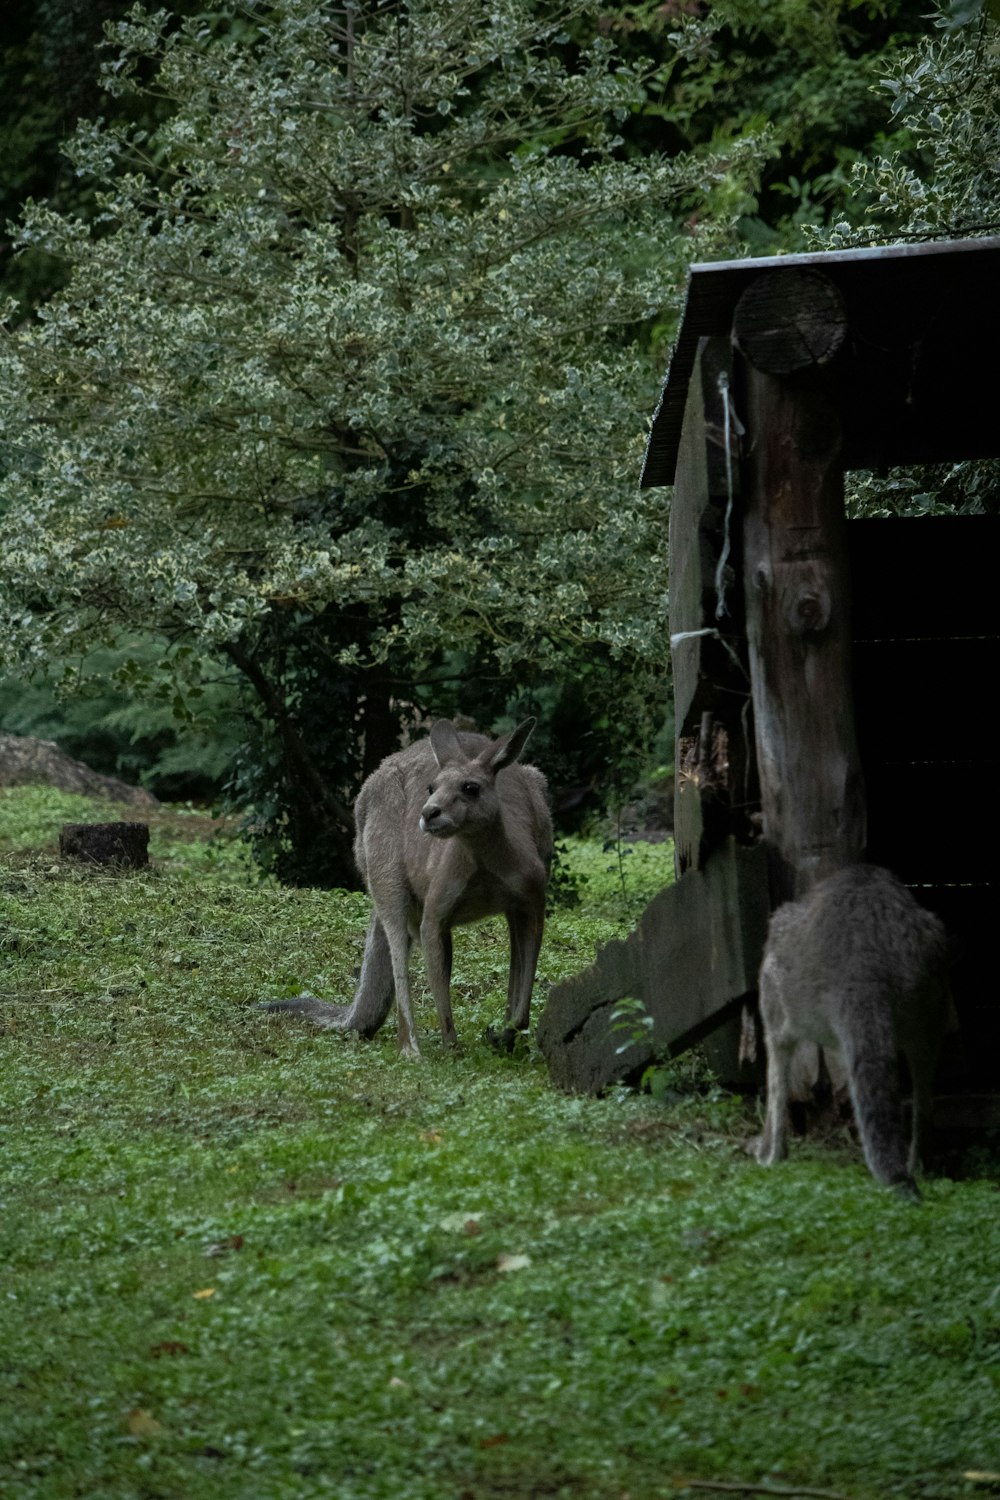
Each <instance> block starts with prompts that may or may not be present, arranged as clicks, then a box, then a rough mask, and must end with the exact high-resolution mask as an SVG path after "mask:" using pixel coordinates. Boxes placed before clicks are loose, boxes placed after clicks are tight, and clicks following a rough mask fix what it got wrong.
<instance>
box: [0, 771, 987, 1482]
mask: <svg viewBox="0 0 1000 1500" xmlns="http://www.w3.org/2000/svg"><path fill="white" fill-rule="evenodd" d="M113 815H114V814H113V812H109V809H108V808H107V806H106V805H102V804H92V803H87V802H85V801H84V800H83V799H80V798H76V797H67V796H64V795H61V794H58V793H53V792H49V791H43V790H41V789H37V788H28V789H17V790H12V791H8V792H6V793H3V794H0V850H2V851H3V852H2V854H0V919H2V927H0V948H2V960H3V962H2V969H0V1027H2V1036H0V1049H2V1074H0V1077H2V1082H0V1091H2V1092H0V1152H2V1156H0V1161H2V1167H0V1203H2V1213H0V1262H2V1265H3V1273H2V1282H0V1382H2V1384H0V1410H2V1413H3V1416H2V1420H0V1494H3V1495H7V1494H9V1495H11V1496H17V1497H18V1500H22V1497H23V1500H63V1497H88V1500H90V1497H94V1500H136V1497H142V1500H147V1497H148V1500H153V1497H156V1500H175V1497H176V1500H189V1497H197V1500H224V1497H225V1500H228V1497H233V1500H284V1497H289V1500H291V1497H296V1500H300V1497H311V1496H333V1497H336V1500H354V1497H366V1500H367V1497H378V1500H381V1497H386V1500H388V1497H397V1496H401V1497H407V1500H500V1497H507V1500H511V1497H513V1500H517V1497H534V1496H570V1497H595V1500H626V1497H631V1500H649V1497H657V1496H670V1495H675V1494H680V1493H684V1492H685V1491H689V1492H691V1493H694V1492H696V1490H697V1488H698V1487H699V1486H701V1487H708V1488H711V1485H713V1484H714V1485H718V1486H719V1487H720V1488H722V1487H724V1486H726V1485H729V1486H733V1485H737V1484H743V1485H745V1486H747V1487H748V1488H749V1487H757V1489H758V1490H761V1491H763V1492H767V1491H768V1490H770V1491H771V1492H772V1493H775V1492H777V1493H785V1494H805V1493H808V1491H810V1490H812V1491H817V1490H821V1489H822V1490H827V1491H829V1492H832V1493H836V1494H843V1495H846V1496H850V1497H856V1500H860V1497H875V1496H885V1495H905V1496H914V1497H917V1496H920V1497H931V1496H933V1497H936V1500H947V1497H952V1496H955V1497H958V1496H963V1495H968V1494H971V1493H985V1492H988V1491H989V1489H990V1488H991V1487H993V1486H994V1483H995V1482H1000V1481H997V1479H996V1476H997V1471H998V1470H1000V1215H998V1212H997V1210H998V1207H1000V1201H998V1193H997V1187H996V1185H995V1184H994V1183H993V1182H990V1181H988V1180H982V1181H966V1182H960V1183H959V1182H950V1181H937V1182H931V1183H929V1184H928V1185H927V1190H926V1195H925V1202H924V1204H923V1206H921V1207H919V1208H913V1207H911V1206H910V1205H908V1204H904V1203H900V1202H899V1201H897V1199H896V1198H895V1197H894V1196H893V1195H891V1194H889V1193H886V1192H884V1191H882V1190H880V1189H879V1188H877V1187H876V1186H875V1184H874V1183H873V1182H872V1181H871V1179H870V1178H869V1177H868V1175H867V1173H866V1172H865V1170H864V1168H863V1166H862V1164H861V1161H860V1157H859V1155H858V1153H857V1151H856V1150H855V1149H854V1147H853V1146H852V1145H851V1144H850V1143H846V1142H845V1145H844V1148H843V1149H842V1150H839V1151H834V1150H832V1149H831V1147H830V1146H829V1145H827V1146H824V1147H822V1148H820V1147H814V1148H810V1147H809V1146H807V1145H803V1144H801V1143H797V1144H796V1146H795V1147H794V1148H793V1158H792V1160H791V1161H790V1162H789V1163H788V1164H786V1165H785V1166H783V1167H781V1168H776V1169H774V1170H772V1171H769V1172H768V1171H764V1170H763V1169H762V1168H760V1167H758V1166H757V1165H756V1163H754V1162H751V1161H749V1160H748V1159H747V1158H746V1157H745V1156H744V1155H743V1154H742V1152H741V1150H740V1145H741V1140H742V1138H743V1137H744V1136H745V1135H747V1134H749V1133H751V1130H752V1128H753V1122H752V1119H751V1117H750V1113H752V1111H751V1112H748V1109H747V1107H745V1106H743V1105H742V1104H741V1103H739V1102H738V1101H735V1100H731V1099H727V1098H726V1097H724V1096H723V1095H721V1094H720V1093H719V1092H718V1091H716V1090H713V1089H711V1088H706V1086H705V1084H704V1082H703V1081H702V1082H700V1083H698V1082H697V1069H695V1068H692V1067H691V1066H689V1065H687V1064H684V1063H679V1064H677V1065H676V1071H677V1080H676V1081H677V1088H676V1089H675V1090H674V1091H672V1093H671V1096H670V1102H668V1103H667V1104H666V1105H665V1106H664V1105H661V1104H657V1103H654V1101H652V1100H651V1099H650V1098H649V1097H648V1096H640V1095H635V1094H625V1093H624V1092H621V1091H619V1092H616V1093H614V1094H613V1095H612V1097H610V1098H608V1099H604V1100H593V1099H581V1098H571V1097H566V1096H564V1095H561V1094H558V1093H556V1092H555V1091H554V1090H553V1089H552V1088H551V1086H550V1085H549V1083H548V1080H547V1075H546V1073H545V1070H544V1067H543V1066H542V1065H541V1064H540V1062H539V1060H538V1058H537V1057H536V1056H535V1055H533V1054H532V1053H531V1052H530V1051H529V1053H528V1054H527V1055H522V1056H518V1057H514V1058H502V1057H497V1056H496V1055H494V1054H493V1053H491V1052H490V1051H489V1050H488V1049H487V1048H486V1047H485V1046H483V1045H482V1044H481V1043H480V1042H479V1041H478V1040H477V1039H478V1037H479V1035H480V1033H481V1032H482V1030H483V1027H484V1026H485V1025H487V1024H490V1023H492V1024H496V1023H498V1021H499V1020H500V1018H501V1015H502V1009H503V1000H504V994H505V985H506V966H507V956H506V940H505V935H504V933H503V931H502V924H500V925H496V924H486V925H484V926H482V927H480V928H478V929H475V930H472V931H469V932H467V933H463V934H460V935H459V937H458V939H457V942H456V963H455V986H454V988H455V999H456V1005H455V1011H456V1021H457V1026H458V1031H459V1035H460V1036H461V1038H462V1039H463V1042H464V1044H465V1045H464V1048H463V1050H462V1051H461V1052H460V1053H459V1054H458V1055H447V1054H445V1053H444V1052H443V1051H442V1049H441V1048H440V1047H439V1046H438V1045H437V1044H436V1042H435V1033H434V1023H433V1008H432V1007H430V1006H429V1005H428V1004H427V1003H426V1001H425V1002H424V1003H422V1004H421V1005H420V1006H419V1012H418V1014H419V1021H418V1024H419V1025H420V1028H421V1033H422V1036H423V1038H424V1040H425V1044H426V1045H425V1052H426V1059H425V1061H424V1062H423V1063H422V1064H413V1063H408V1062H405V1061H403V1060H401V1059H399V1058H398V1057H397V1056H396V1053H395V1045H394V1038H393V1035H392V1028H391V1027H387V1028H386V1029H385V1031H384V1033H383V1035H381V1036H380V1037H378V1038H377V1039H376V1040H375V1041H374V1042H371V1043H361V1042H359V1041H357V1040H356V1039H352V1038H347V1037H341V1036H336V1035H332V1034H330V1033H326V1032H319V1031H316V1030H313V1029H311V1028H310V1027H308V1026H305V1025H303V1024H301V1023H295V1022H293V1021H290V1020H289V1019H288V1018H285V1017H274V1016H269V1015H266V1014H263V1013H261V1012H260V1011H259V1010H257V1009H256V1008H255V1005H256V1002H257V1001H258V1000H261V999H264V998H266V997H268V996H274V995H282V994H292V993H295V992H296V991H297V990H299V989H300V988H304V987H305V988H310V989H313V990H315V991H317V992H319V993H321V994H325V995H328V996H330V997H331V998H337V999H346V998H347V997H348V996H349V994H350V992H351V989H352V983H353V975H354V972H355V971H356V969H357V966H358V963H359V961H360V957H361V950H362V944H363V935H364V928H365V924H366V920H367V904H366V901H365V899H364V898H363V897H362V896H360V895H357V894H347V893H337V892H333V893H331V892H319V891H293V890H283V889H280V888H279V887H277V886H274V885H269V884H261V883H258V882H256V881H255V880H254V878H253V875H252V871H251V870H250V868H249V866H248V865H247V863H246V861H245V859H244V858H243V857H242V855H241V854H240V852H239V847H238V846H237V845H234V844H233V843H232V841H231V840H229V839H227V838H226V837H224V836H220V832H219V830H218V828H217V827H216V826H215V825H213V824H211V823H210V822H209V820H206V819H203V818H199V817H196V816H193V815H184V814H181V813H178V812H169V811H167V812H164V813H162V814H154V815H153V816H152V818H151V819H150V821H151V823H152V825H153V828H152V832H153V839H152V845H151V852H152V858H153V864H152V867H151V869H150V870H149V871H143V872H139V873H134V874H127V875H114V874H107V873H101V872H92V871H88V870H85V869H83V868H82V867H80V866H77V865H74V864H72V863H70V862H64V861H60V860H59V858H58V856H57V854H56V847H57V836H58V828H59V824H60V823H61V822H62V821H64V820H69V821H84V820H86V819H87V818H91V819H95V820H105V819H107V818H108V817H109V816H113ZM668 857H669V851H667V850H665V849H664V848H662V847H661V848H659V849H649V848H642V847H637V849H636V851H635V853H634V854H633V855H631V856H629V857H627V858H626V859H625V860H624V861H622V862H621V868H619V861H618V859H617V857H616V856H615V855H614V854H608V853H606V852H604V851H602V850H601V848H600V846H599V845H591V846H579V845H577V846H573V847H571V849H570V850H569V851H568V854H567V856H566V858H567V861H568V863H569V864H570V865H571V867H572V868H573V869H574V870H575V872H576V873H577V875H578V876H579V878H580V886H579V890H580V896H581V900H580V903H579V905H577V906H576V907H574V908H570V909H567V910H564V911H562V912H560V913H557V915H556V916H555V917H553V919H552V920H551V922H550V924H549V928H548V932H547V937H546V943H545V947H544V949H543V959H542V965H541V971H540V976H539V990H538V992H537V993H538V1000H539V1001H540V1000H541V998H542V997H543V995H544V987H545V984H546V983H547V982H549V981H551V980H553V979H555V978H558V977H560V976H562V975H564V974H567V973H570V972H573V971H574V970H576V969H578V968H580V967H583V966H585V965H586V964H588V963H589V962H591V960H592V958H593V953H594V949H595V947H596V945H597V944H598V943H600V942H603V941H606V940H607V939H608V938H610V937H612V936H615V935H618V934H620V933H621V932H622V931H624V930H625V926H626V922H625V918H626V917H631V916H634V913H635V910H636V908H637V907H638V906H639V905H640V904H641V901H642V900H643V899H645V898H648V896H649V895H651V894H652V893H653V892H654V891H655V889H656V888H657V886H658V885H659V884H660V883H662V881H663V879H664V878H665V870H666V864H667V862H668ZM623 872H624V881H625V889H626V893H627V896H626V897H623V895H622V880H621V877H622V873H623ZM588 876H589V877H590V878H587V877H588ZM536 1003H538V1002H537V1001H536ZM686 1079H687V1080H688V1083H687V1085H686V1086H685V1080H686ZM991 1476H992V1477H991Z"/></svg>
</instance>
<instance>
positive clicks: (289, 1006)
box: [261, 912, 396, 1037]
mask: <svg viewBox="0 0 1000 1500" xmlns="http://www.w3.org/2000/svg"><path fill="white" fill-rule="evenodd" d="M395 993H396V991H395V986H394V985H393V982H392V958H391V955H390V953H389V940H388V938H387V937H386V935H385V928H384V927H383V926H382V923H381V922H380V921H379V919H378V917H377V916H376V915H375V914H374V912H373V913H372V919H371V921H370V922H369V924H368V934H367V936H366V938H365V954H364V958H363V959H362V961H361V976H360V978H359V979H358V987H357V990H356V991H355V995H354V999H353V1000H352V1001H351V1003H350V1005H336V1004H334V1003H333V1002H332V1001H330V1000H318V999H317V998H316V996H315V995H296V996H295V998H294V999H293V1000H270V1001H267V1002H265V1004H264V1005H263V1006H262V1007H261V1009H262V1010H269V1011H283V1012H285V1013H286V1014H288V1015H294V1016H302V1017H303V1019H304V1020H307V1021H311V1022H312V1024H313V1025H314V1026H322V1027H325V1028H326V1029H327V1030H330V1031H356V1032H357V1033H358V1034H359V1036H364V1037H370V1036H374V1035H375V1033H376V1031H378V1029H379V1027H380V1026H382V1025H383V1023H384V1022H385V1019H386V1017H387V1016H388V1014H389V1012H390V1010H391V1009H392V1002H393V999H394V998H395Z"/></svg>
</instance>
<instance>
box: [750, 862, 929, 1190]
mask: <svg viewBox="0 0 1000 1500" xmlns="http://www.w3.org/2000/svg"><path fill="white" fill-rule="evenodd" d="M760 1011H761V1018H762V1020H763V1023H764V1036H765V1041H766V1044H767V1112H766V1116H765V1123H764V1132H763V1135H761V1136H759V1137H758V1138H757V1139H756V1140H754V1141H752V1142H751V1143H750V1149H751V1150H752V1151H753V1152H754V1154H755V1155H756V1156H757V1159H758V1160H759V1161H761V1162H764V1163H765V1164H767V1165H770V1164H771V1163H772V1162H776V1161H780V1160H782V1159H783V1158H784V1157H785V1156H786V1155H787V1151H788V1140H787V1137H788V1068H789V1062H790V1059H791V1055H792V1052H793V1050H794V1048H795V1045H796V1043H797V1042H799V1041H811V1042H816V1043H818V1044H819V1045H820V1046H821V1047H836V1048H837V1049H838V1050H839V1051H840V1053H841V1055H842V1057H843V1060H844V1065H845V1068H846V1071H847V1078H848V1087H849V1089H850V1095H851V1103H852V1104H853V1106H854V1115H855V1119H856V1120H857V1123H858V1130H859V1132H860V1135H861V1143H862V1146H863V1147H864V1153H865V1160H866V1161H867V1163H868V1166H869V1169H870V1171H871V1173H872V1176H873V1177H875V1178H876V1179H877V1180H878V1181H879V1182H882V1183H885V1184H886V1185H889V1186H894V1187H897V1188H898V1189H899V1190H900V1191H901V1192H902V1193H904V1194H906V1195H907V1196H909V1197H919V1193H918V1192H917V1188H916V1184H915V1183H914V1181H913V1174H914V1172H916V1171H917V1170H918V1168H919V1164H920V1146H921V1135H922V1132H923V1128H924V1126H925V1125H926V1123H927V1118H928V1115H929V1112H930V1105H931V1084H932V1082H933V1077H934V1068H935V1064H936V1062H937V1056H938V1051H939V1048H940V1044H941V1038H942V1036H943V1035H944V1033H945V1031H946V1030H949V1029H952V1028H953V1027H954V1025H955V1021H954V1007H953V1004H952V999H951V989H950V985H949V980H948V945H947V939H946V937H945V930H944V926H943V924H942V923H941V922H940V921H939V919H938V918H937V917H935V916H933V915H932V914H931V913H930V912H928V911H925V910H924V909H923V907H921V906H919V905H918V904H917V902H916V901H915V900H914V898H913V896H912V895H911V894H910V892H909V891H908V890H907V889H906V887H905V886H904V885H902V884H901V883H900V882H899V881H898V880H897V879H896V877H895V876H894V875H892V874H890V873H889V871H888V870H882V869H879V868H878V867H877V866H874V865H852V866H849V867H848V868H847V869H844V870H838V871H837V873H836V874H834V875H831V876H829V877H828V878H827V879H825V880H822V881H821V882H820V883H819V884H818V885H817V886H816V887H815V888H814V889H813V890H812V891H810V892H809V893H808V895H806V896H805V897H804V898H803V899H802V900H800V901H794V902H789V903H788V904H787V905H785V906H781V907H779V908H778V910H777V911H776V912H775V913H774V915H773V917H772V918H771V926H770V930H769V932H768V939H767V945H766V947H765V950H764V960H763V963H762V964H761V970H760ZM899 1052H902V1053H903V1054H904V1056H905V1057H906V1061H907V1065H908V1067H909V1072H910V1080H911V1083H912V1087H913V1131H912V1135H911V1138H910V1142H909V1149H907V1144H906V1141H905V1139H904V1133H903V1124H902V1113H901V1108H900V1098H899V1078H898V1071H897V1067H898V1064H897V1059H898V1053H899Z"/></svg>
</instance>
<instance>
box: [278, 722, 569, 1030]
mask: <svg viewBox="0 0 1000 1500" xmlns="http://www.w3.org/2000/svg"><path fill="white" fill-rule="evenodd" d="M534 727H535V721H534V719H526V720H525V722H524V723H523V724H520V725H518V727H517V729H515V730H514V731H513V733H511V734H508V735H505V736H503V738H501V739H498V740H491V739H488V738H487V737H486V736H485V735H481V734H466V733H463V732H460V731H459V730H457V729H456V728H455V726H454V725H453V724H452V723H451V722H450V721H449V720H448V719H439V720H438V722H437V723H436V724H435V725H434V726H433V728H432V729H431V732H430V735H429V736H428V737H427V738H426V739H423V740H418V741H417V742H416V743H415V744H412V745H409V746H407V748H406V749H405V750H399V751H397V752H396V754H395V755H390V756H387V757H386V759H385V760H384V761H383V762H382V764H381V765H380V766H379V767H378V769H377V770H376V771H373V772H372V774H371V775H370V776H369V777H368V779H367V781H366V782H365V783H364V785H363V786H362V788H361V791H360V792H359V793H358V799H357V801H356V802H355V804H354V819H355V830H356V831H355V838H354V857H355V859H356V860H357V864H358V869H359V870H360V871H361V875H362V878H363V880H364V882H365V885H366V886H367V887H368V890H369V892H370V894H371V897H372V900H373V902H374V905H375V910H374V912H373V914H372V918H371V922H370V923H369V926H368V935H367V938H366V940H365V953H364V959H363V961H362V965H361V977H360V979H359V980H358V988H357V993H356V994H355V997H354V1001H353V1003H352V1004H351V1005H333V1004H330V1003H329V1002H327V1001H323V1000H317V999H316V998H315V996H313V995H299V996H298V997H297V998H296V999H294V1000H279V1001H274V1002H272V1003H271V1004H269V1005H268V1006H267V1009H268V1010H284V1011H293V1012H295V1013H296V1014H299V1015H304V1016H307V1017H308V1018H309V1019H310V1020H311V1021H314V1022H315V1023H316V1024H317V1025H320V1026H329V1027H332V1028H334V1029H335V1030H338V1031H358V1032H360V1033H361V1034H362V1035H363V1036H373V1035H374V1034H375V1032H376V1031H378V1029H379V1027H380V1026H381V1025H382V1023H383V1022H384V1021H385V1019H386V1017H387V1016H388V1014H389V1011H390V1010H391V1008H392V1002H393V998H394V997H395V1000H396V1011H397V1018H398V1023H399V1045H400V1049H401V1050H402V1051H403V1052H404V1053H406V1054H408V1055H409V1056H411V1057H419V1056H420V1047H419V1045H418V1043H417V1034H416V1029H415V1027H414V1024H413V1012H412V1010H411V1008H410V985H409V956H410V945H411V943H412V942H413V940H414V939H415V938H416V939H418V940H419V942H420V946H421V947H422V948H423V952H424V962H425V965H426V969H427V979H428V982H429V984H430V988H431V992H432V994H433V996H434V1003H435V1005H436V1007H437V1013H438V1021H439V1023H440V1026H441V1035H442V1038H443V1039H444V1041H445V1042H446V1043H448V1044H449V1045H451V1044H454V1042H455V1040H456V1036H455V1023H454V1021H453V1019H452V1013H451V931H452V928H453V927H461V926H464V925H465V924H466V923H469V922H478V921H479V920H480V919H481V918H483V917H492V916H498V915H501V914H502V915H503V916H505V917H506V918H507V927H508V930H509V933H510V978H509V982H508V986H507V1027H508V1029H507V1031H506V1032H505V1034H504V1037H503V1038H502V1040H503V1041H505V1042H506V1041H513V1036H514V1033H515V1032H517V1031H523V1030H525V1029H526V1028H527V1025H528V1018H529V1013H530V1009H531V991H532V986H533V985H534V981H535V969H536V967H537V964H538V952H539V948H540V947H541V942H542V926H543V923H544V920H545V887H546V883H547V881H548V874H549V865H550V863H551V859H552V823H551V819H550V816H549V808H548V800H547V797H546V790H545V778H544V776H543V775H542V773H541V771H539V770H536V768H535V767H534V766H525V765H518V764H516V762H517V760H518V758H519V756H520V754H521V752H522V750H523V749H524V747H525V744H526V743H527V740H528V736H529V735H530V734H531V731H532V729H533V728H534Z"/></svg>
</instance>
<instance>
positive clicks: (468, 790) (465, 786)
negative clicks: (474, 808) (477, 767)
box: [462, 781, 479, 798]
mask: <svg viewBox="0 0 1000 1500" xmlns="http://www.w3.org/2000/svg"><path fill="white" fill-rule="evenodd" d="M462 791H463V792H464V793H465V795H466V796H467V797H472V798H475V797H478V796H479V782H478V781H463V782H462Z"/></svg>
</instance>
